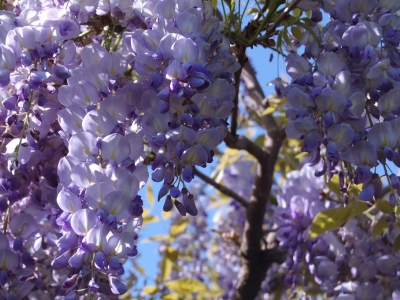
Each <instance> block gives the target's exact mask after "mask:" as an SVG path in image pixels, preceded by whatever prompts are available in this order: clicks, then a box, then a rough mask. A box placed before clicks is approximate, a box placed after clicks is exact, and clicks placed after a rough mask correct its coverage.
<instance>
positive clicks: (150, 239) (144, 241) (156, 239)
mask: <svg viewBox="0 0 400 300" xmlns="http://www.w3.org/2000/svg"><path fill="white" fill-rule="evenodd" d="M164 240H166V237H165V236H163V235H155V236H152V237H150V238H147V239H145V240H143V242H142V243H148V242H154V241H164Z"/></svg>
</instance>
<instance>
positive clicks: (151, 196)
mask: <svg viewBox="0 0 400 300" xmlns="http://www.w3.org/2000/svg"><path fill="white" fill-rule="evenodd" d="M146 198H147V201H149V203H150V205H151V206H153V205H154V194H153V186H152V184H151V180H149V181H148V182H147V190H146Z"/></svg>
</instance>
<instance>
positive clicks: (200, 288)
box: [165, 278, 208, 294]
mask: <svg viewBox="0 0 400 300" xmlns="http://www.w3.org/2000/svg"><path fill="white" fill-rule="evenodd" d="M165 285H166V286H167V287H168V288H169V289H170V290H173V291H175V292H177V293H180V294H187V293H200V292H207V291H208V288H207V286H206V285H205V284H204V283H202V282H201V281H198V280H196V279H191V278H181V279H178V280H172V281H168V282H166V283H165Z"/></svg>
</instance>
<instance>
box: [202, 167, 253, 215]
mask: <svg viewBox="0 0 400 300" xmlns="http://www.w3.org/2000/svg"><path fill="white" fill-rule="evenodd" d="M194 175H196V176H197V177H199V178H200V179H202V180H203V181H204V182H206V183H208V184H210V185H212V186H213V187H215V188H216V189H217V190H218V191H220V192H221V193H223V194H225V195H227V196H229V197H231V198H233V199H235V200H236V201H237V202H239V203H240V204H241V205H242V206H243V207H245V208H247V207H248V206H249V202H248V201H247V200H246V199H245V198H243V197H242V196H240V195H238V194H236V193H235V192H234V191H232V190H231V189H228V188H227V187H226V186H223V185H222V184H219V183H218V182H216V181H214V180H213V179H211V178H210V177H208V176H206V175H204V174H203V173H201V172H200V171H199V170H197V169H196V168H194Z"/></svg>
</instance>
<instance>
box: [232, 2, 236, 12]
mask: <svg viewBox="0 0 400 300" xmlns="http://www.w3.org/2000/svg"><path fill="white" fill-rule="evenodd" d="M235 6H236V0H231V11H234V10H235Z"/></svg>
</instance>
